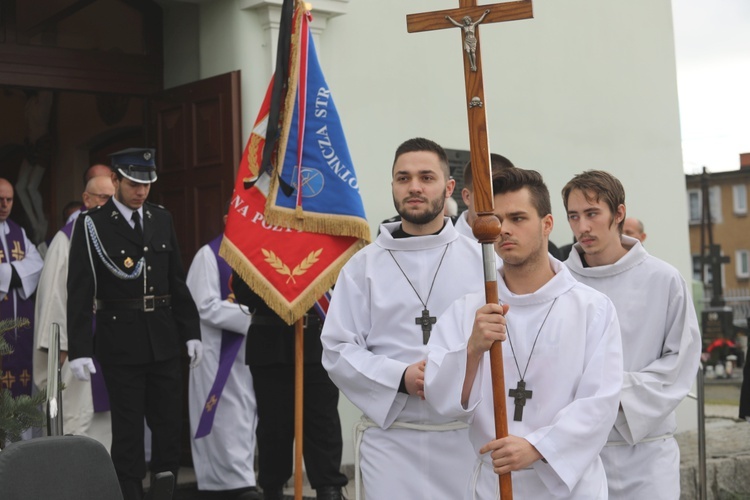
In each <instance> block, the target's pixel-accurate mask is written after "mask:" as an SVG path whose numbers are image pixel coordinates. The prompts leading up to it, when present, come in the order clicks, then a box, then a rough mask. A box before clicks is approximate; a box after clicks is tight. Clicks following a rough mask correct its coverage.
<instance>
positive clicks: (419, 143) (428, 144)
mask: <svg viewBox="0 0 750 500" xmlns="http://www.w3.org/2000/svg"><path fill="white" fill-rule="evenodd" d="M418 151H427V152H430V153H435V154H436V155H437V157H438V159H439V160H440V166H441V167H442V170H443V173H444V174H445V180H448V179H450V177H451V169H450V165H449V164H448V155H447V154H446V153H445V150H444V149H443V147H442V146H441V145H440V144H438V143H437V142H435V141H431V140H429V139H425V138H423V137H415V138H413V139H409V140H408V141H404V142H402V143H401V145H400V146H399V147H398V148H397V149H396V155H395V156H394V157H393V167H395V166H396V162H397V161H398V158H399V157H400V156H401V155H403V154H406V153H415V152H418ZM393 167H391V172H392V171H393Z"/></svg>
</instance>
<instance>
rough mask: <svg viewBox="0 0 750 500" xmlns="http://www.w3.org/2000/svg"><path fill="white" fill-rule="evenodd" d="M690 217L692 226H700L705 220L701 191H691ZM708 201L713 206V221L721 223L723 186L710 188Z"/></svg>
mask: <svg viewBox="0 0 750 500" xmlns="http://www.w3.org/2000/svg"><path fill="white" fill-rule="evenodd" d="M687 194H688V216H689V217H690V219H689V222H690V224H700V222H701V220H702V219H703V193H702V192H701V190H700V189H689V190H688V192H687ZM708 201H709V203H710V204H711V206H710V208H711V220H712V221H713V222H721V221H722V216H721V186H711V187H710V188H708Z"/></svg>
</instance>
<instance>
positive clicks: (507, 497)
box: [406, 0, 534, 500]
mask: <svg viewBox="0 0 750 500" xmlns="http://www.w3.org/2000/svg"><path fill="white" fill-rule="evenodd" d="M459 5H460V7H459V8H457V9H448V10H440V11H433V12H423V13H418V14H410V15H408V16H406V24H407V31H408V32H409V33H414V32H420V31H432V30H440V29H445V28H454V27H456V26H458V27H460V28H461V35H462V39H463V40H462V41H463V47H464V50H465V51H466V52H467V55H468V57H465V58H464V79H465V83H466V103H467V105H466V109H467V115H468V120H469V147H470V150H471V171H472V175H473V178H474V205H475V208H476V211H477V220H476V222H475V223H474V226H473V228H472V230H473V232H474V236H476V237H477V239H478V240H479V242H480V243H481V244H482V255H483V261H484V279H485V285H484V288H485V299H486V301H487V303H497V302H498V291H497V270H496V269H495V266H494V259H495V250H494V247H493V243H494V241H495V239H496V238H497V237H498V236H499V235H500V221H499V220H498V219H497V217H496V216H495V214H494V202H493V194H492V182H491V175H490V172H491V171H490V148H489V140H488V138H487V108H486V106H484V105H483V103H484V83H483V81H482V57H481V52H480V49H481V47H480V43H479V27H478V24H479V23H484V24H490V23H497V22H502V21H516V20H520V19H530V18H532V17H534V16H533V10H532V0H520V1H516V2H505V3H496V4H491V5H483V6H479V5H477V0H459ZM456 19H462V20H463V24H462V23H458V22H456V21H455V20H456ZM473 19H477V21H473ZM490 365H491V368H492V396H493V403H494V407H495V434H496V437H497V438H504V437H507V436H508V414H507V410H506V401H505V398H506V395H505V378H504V374H503V351H502V346H501V344H500V342H495V343H494V344H493V346H492V348H491V349H490ZM499 481H500V497H501V498H502V499H503V500H512V498H513V486H512V483H511V478H510V474H509V473H508V474H502V475H500V476H499Z"/></svg>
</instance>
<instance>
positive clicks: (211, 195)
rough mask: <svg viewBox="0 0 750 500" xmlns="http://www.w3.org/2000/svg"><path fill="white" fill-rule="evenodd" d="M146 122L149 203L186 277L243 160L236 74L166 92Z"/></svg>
mask: <svg viewBox="0 0 750 500" xmlns="http://www.w3.org/2000/svg"><path fill="white" fill-rule="evenodd" d="M149 116H150V118H151V119H150V123H149V132H148V135H149V144H151V146H152V147H155V148H156V172H157V175H158V178H157V180H156V182H155V183H154V184H153V185H152V188H151V193H150V194H149V199H150V200H151V201H153V202H155V203H158V204H160V205H163V206H164V207H165V208H166V209H167V210H169V211H170V212H171V214H172V217H173V219H174V225H175V231H176V232H177V239H178V241H179V244H180V251H181V254H182V264H183V266H184V267H185V272H186V273H187V270H188V268H189V267H190V263H191V262H192V261H193V256H194V255H195V253H196V252H197V251H198V249H199V248H200V247H201V246H203V245H205V244H206V243H208V242H209V241H211V240H212V239H213V238H215V237H216V236H217V235H219V234H220V233H222V232H223V230H224V228H223V222H222V216H223V215H224V205H225V204H226V202H227V201H228V200H229V198H230V196H231V195H232V189H233V188H234V177H235V171H236V169H237V166H238V165H239V161H240V155H241V154H242V143H241V137H242V133H241V130H240V72H239V71H234V72H232V73H227V74H224V75H219V76H215V77H213V78H207V79H205V80H200V81H198V82H195V83H190V84H187V85H182V86H180V87H175V88H173V89H169V90H165V91H163V92H161V93H159V94H158V95H157V96H155V97H154V98H153V99H152V101H151V104H150V113H149ZM183 356H185V354H183ZM183 366H184V367H185V369H184V371H183V412H182V414H183V422H182V429H183V438H182V460H181V462H182V464H184V465H190V464H192V458H191V452H190V421H189V417H188V411H187V402H188V392H187V389H188V368H187V367H188V362H187V359H185V361H184V363H183Z"/></svg>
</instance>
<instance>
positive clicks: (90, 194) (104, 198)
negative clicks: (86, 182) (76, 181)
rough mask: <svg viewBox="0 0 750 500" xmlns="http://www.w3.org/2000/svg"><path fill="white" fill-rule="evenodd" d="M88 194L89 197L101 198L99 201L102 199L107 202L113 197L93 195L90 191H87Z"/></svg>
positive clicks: (109, 195)
mask: <svg viewBox="0 0 750 500" xmlns="http://www.w3.org/2000/svg"><path fill="white" fill-rule="evenodd" d="M86 193H87V194H88V195H89V196H96V197H97V198H99V199H100V200H101V201H107V200H109V199H110V198H112V195H111V194H96V193H91V192H89V191H86Z"/></svg>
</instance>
